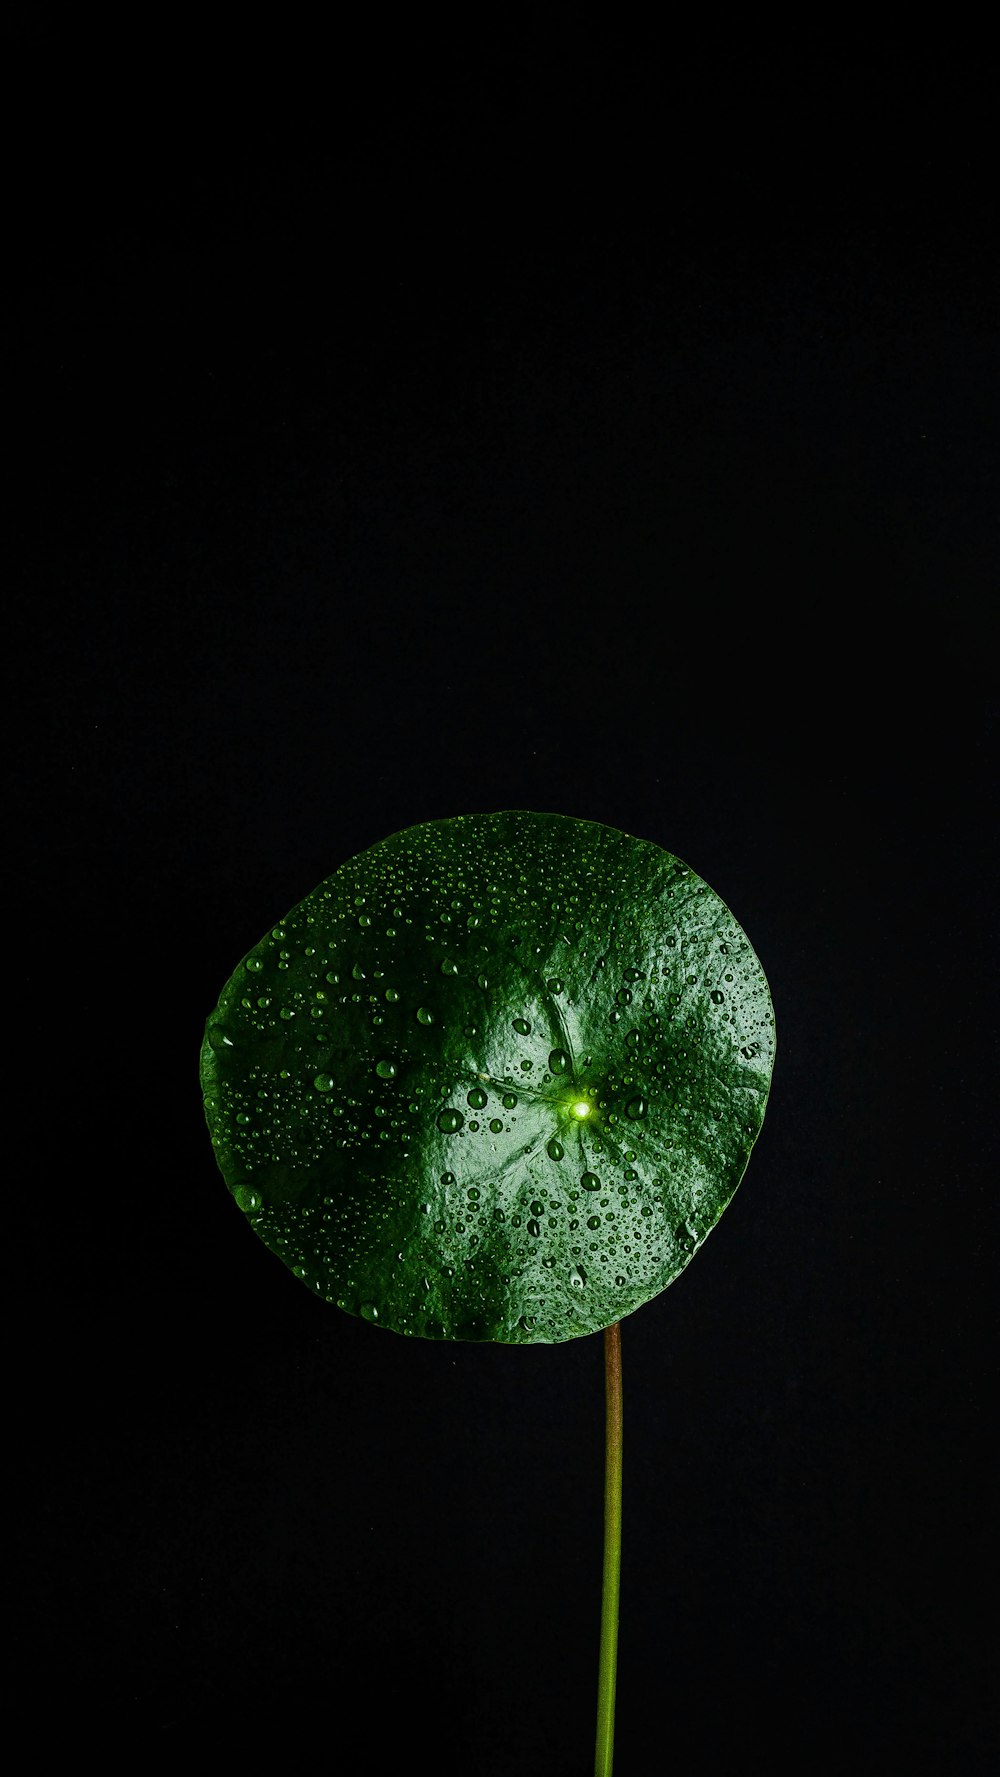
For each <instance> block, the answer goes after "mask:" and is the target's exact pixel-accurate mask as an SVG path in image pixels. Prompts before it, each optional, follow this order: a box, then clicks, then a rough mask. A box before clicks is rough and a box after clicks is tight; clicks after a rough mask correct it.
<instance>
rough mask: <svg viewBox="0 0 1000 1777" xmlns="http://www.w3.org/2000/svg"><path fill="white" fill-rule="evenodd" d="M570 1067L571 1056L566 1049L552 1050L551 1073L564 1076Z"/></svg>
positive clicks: (550, 1055)
mask: <svg viewBox="0 0 1000 1777" xmlns="http://www.w3.org/2000/svg"><path fill="white" fill-rule="evenodd" d="M568 1067H569V1056H568V1055H567V1053H566V1051H565V1049H552V1050H551V1051H550V1053H549V1072H550V1073H552V1074H564V1073H565V1072H566V1069H567V1068H568Z"/></svg>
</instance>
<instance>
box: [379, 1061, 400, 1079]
mask: <svg viewBox="0 0 1000 1777" xmlns="http://www.w3.org/2000/svg"><path fill="white" fill-rule="evenodd" d="M375 1072H376V1073H377V1074H378V1077H379V1079H380V1080H394V1079H395V1078H396V1063H395V1062H394V1061H376V1063H375Z"/></svg>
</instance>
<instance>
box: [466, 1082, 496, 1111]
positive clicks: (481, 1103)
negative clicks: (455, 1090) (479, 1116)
mask: <svg viewBox="0 0 1000 1777" xmlns="http://www.w3.org/2000/svg"><path fill="white" fill-rule="evenodd" d="M465 1096H466V1100H467V1102H468V1103H469V1104H471V1106H472V1108H473V1110H474V1111H483V1110H485V1109H486V1106H487V1105H488V1104H489V1102H490V1101H489V1099H488V1097H487V1095H486V1093H485V1092H484V1091H483V1089H482V1087H481V1086H473V1088H472V1091H471V1092H467V1093H466V1095H465Z"/></svg>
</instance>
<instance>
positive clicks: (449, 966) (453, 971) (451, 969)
mask: <svg viewBox="0 0 1000 1777" xmlns="http://www.w3.org/2000/svg"><path fill="white" fill-rule="evenodd" d="M441 973H442V975H457V974H458V964H457V963H456V962H453V961H452V959H451V957H450V956H446V957H444V958H443V959H442V962H441Z"/></svg>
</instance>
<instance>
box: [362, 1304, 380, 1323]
mask: <svg viewBox="0 0 1000 1777" xmlns="http://www.w3.org/2000/svg"><path fill="white" fill-rule="evenodd" d="M359 1313H360V1315H361V1318H362V1319H363V1320H378V1309H377V1308H376V1306H375V1304H374V1302H362V1304H361V1307H360V1309H359Z"/></svg>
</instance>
